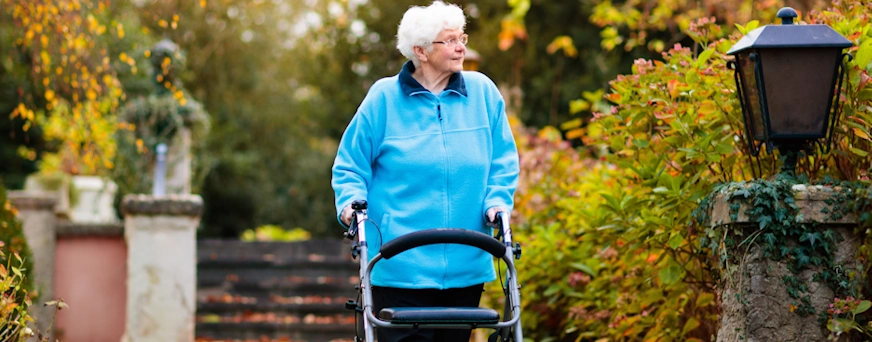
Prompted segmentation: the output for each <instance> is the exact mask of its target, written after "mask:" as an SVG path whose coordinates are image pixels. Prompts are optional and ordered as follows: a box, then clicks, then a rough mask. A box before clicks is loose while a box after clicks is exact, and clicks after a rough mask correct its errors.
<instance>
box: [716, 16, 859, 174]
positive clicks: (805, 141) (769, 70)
mask: <svg viewBox="0 0 872 342" xmlns="http://www.w3.org/2000/svg"><path fill="white" fill-rule="evenodd" d="M777 16H778V17H779V18H781V25H767V26H764V27H761V28H758V29H755V30H753V31H751V32H749V33H748V34H747V35H745V37H743V38H742V39H741V40H739V42H737V43H736V45H734V46H733V47H732V48H731V49H730V51H728V52H727V54H728V55H733V56H735V60H732V61H729V62H728V63H727V67H728V68H730V69H733V70H735V79H736V86H737V88H738V92H737V93H738V96H739V102H740V104H741V106H742V116H743V118H744V121H745V134H746V138H747V139H748V145H749V147H750V149H751V154H752V155H754V156H756V155H758V154H759V153H760V150H761V149H762V146H763V145H765V146H766V148H767V149H768V150H769V152H770V153H773V152H774V151H773V149H774V148H778V150H779V152H780V153H781V154H782V155H787V156H788V162H787V163H786V165H785V169H792V168H793V163H795V153H796V152H799V151H802V150H811V149H812V148H813V147H814V146H815V145H817V147H819V148H821V149H822V150H825V151H828V150H829V148H830V145H831V144H832V139H833V131H834V130H835V124H836V122H837V121H838V119H839V106H838V100H839V97H838V96H839V91H840V89H841V87H842V80H843V78H844V74H845V67H844V66H843V63H842V61H843V59H844V58H845V57H846V56H847V57H848V58H850V55H847V54H843V53H842V50H843V49H845V48H847V47H850V46H852V44H851V42H850V41H848V40H847V39H845V37H842V35H840V34H839V33H838V32H836V31H835V30H833V29H832V28H831V27H829V26H827V25H794V24H793V20H794V18H796V16H797V14H796V11H795V10H793V9H792V8H790V7H785V8H782V9H781V10H779V11H778V14H777ZM791 159H792V160H791ZM788 164H789V165H788Z"/></svg>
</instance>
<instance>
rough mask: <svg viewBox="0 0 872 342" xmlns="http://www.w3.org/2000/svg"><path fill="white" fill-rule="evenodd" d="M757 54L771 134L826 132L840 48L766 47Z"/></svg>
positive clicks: (804, 136) (793, 135)
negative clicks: (761, 65)
mask: <svg viewBox="0 0 872 342" xmlns="http://www.w3.org/2000/svg"><path fill="white" fill-rule="evenodd" d="M760 54H761V55H762V62H763V80H764V83H765V85H766V100H767V103H768V106H769V123H770V125H771V127H770V138H771V139H779V138H795V139H819V138H823V137H824V136H826V133H827V119H828V118H829V115H830V113H829V112H830V107H829V106H828V105H829V103H830V100H831V99H832V96H833V91H834V88H835V77H834V75H835V70H836V67H837V64H836V63H837V61H838V59H839V50H838V49H823V48H801V49H800V48H792V49H767V50H764V51H760Z"/></svg>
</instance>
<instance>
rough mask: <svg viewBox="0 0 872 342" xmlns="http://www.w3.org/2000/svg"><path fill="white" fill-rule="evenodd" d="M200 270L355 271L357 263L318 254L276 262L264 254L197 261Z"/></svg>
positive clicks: (272, 257)
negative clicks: (253, 257) (257, 256)
mask: <svg viewBox="0 0 872 342" xmlns="http://www.w3.org/2000/svg"><path fill="white" fill-rule="evenodd" d="M197 267H198V268H200V269H279V270H294V269H343V270H357V269H358V268H359V267H360V264H359V263H358V262H357V261H352V260H349V259H345V258H341V257H325V256H322V255H320V254H310V255H309V256H308V257H306V258H305V259H298V258H294V259H283V260H277V259H275V256H274V255H273V254H264V255H263V256H262V257H261V258H260V259H247V260H242V259H233V257H232V256H221V257H215V258H211V257H210V258H209V259H199V260H198V261H197Z"/></svg>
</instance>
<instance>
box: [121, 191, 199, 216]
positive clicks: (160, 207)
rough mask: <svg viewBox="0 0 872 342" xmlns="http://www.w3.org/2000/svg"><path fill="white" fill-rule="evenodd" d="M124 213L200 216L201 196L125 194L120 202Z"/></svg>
mask: <svg viewBox="0 0 872 342" xmlns="http://www.w3.org/2000/svg"><path fill="white" fill-rule="evenodd" d="M121 212H123V213H124V215H125V216H126V215H171V216H200V215H202V213H203V198H202V197H200V196H198V195H190V194H187V195H166V196H151V195H141V194H138V195H137V194H134V195H127V196H124V201H123V202H122V203H121Z"/></svg>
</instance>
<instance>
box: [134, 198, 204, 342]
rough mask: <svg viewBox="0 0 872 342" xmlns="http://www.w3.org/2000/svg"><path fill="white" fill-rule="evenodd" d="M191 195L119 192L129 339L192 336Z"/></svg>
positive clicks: (197, 206)
mask: <svg viewBox="0 0 872 342" xmlns="http://www.w3.org/2000/svg"><path fill="white" fill-rule="evenodd" d="M202 209H203V200H202V199H201V198H200V196H196V195H171V196H161V197H153V196H146V195H127V196H125V197H124V202H123V204H122V210H123V212H124V236H125V239H126V240H127V248H128V254H127V322H126V324H125V332H124V338H123V339H122V341H129V342H146V341H149V342H150V341H161V342H192V341H194V323H195V322H194V314H195V312H196V286H197V284H196V283H197V277H196V275H197V274H196V273H197V268H196V263H197V259H196V255H197V252H196V246H197V244H196V233H197V226H198V225H199V223H200V214H201V212H202Z"/></svg>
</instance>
